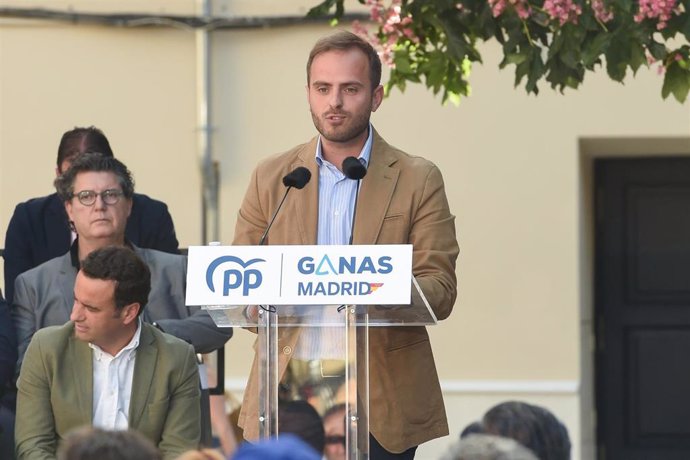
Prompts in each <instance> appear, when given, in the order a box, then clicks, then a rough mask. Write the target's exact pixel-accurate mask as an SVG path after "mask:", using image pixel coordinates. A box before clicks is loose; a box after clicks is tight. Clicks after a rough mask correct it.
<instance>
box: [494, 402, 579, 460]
mask: <svg viewBox="0 0 690 460" xmlns="http://www.w3.org/2000/svg"><path fill="white" fill-rule="evenodd" d="M482 426H483V428H484V433H487V434H494V435H498V436H504V437H507V438H513V439H515V440H516V441H517V442H519V443H520V444H522V445H523V446H525V447H527V448H529V449H530V450H531V451H532V452H534V453H535V454H536V455H537V457H539V458H541V459H548V460H570V448H571V445H570V437H569V436H568V430H567V428H566V427H565V425H563V423H561V421H560V420H558V419H557V418H556V416H555V415H553V414H552V413H551V412H550V411H549V410H548V409H546V408H544V407H541V406H536V405H534V404H528V403H526V402H522V401H506V402H503V403H500V404H497V405H495V406H494V407H492V408H491V409H489V410H488V411H487V412H486V414H484V418H483V419H482Z"/></svg>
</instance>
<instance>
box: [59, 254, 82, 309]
mask: <svg viewBox="0 0 690 460" xmlns="http://www.w3.org/2000/svg"><path fill="white" fill-rule="evenodd" d="M61 262H62V263H61V264H60V275H59V278H58V284H59V288H60V292H61V294H62V295H61V296H60V299H61V301H60V304H61V308H62V309H63V311H64V313H65V314H66V317H67V318H69V317H70V314H71V313H72V304H71V303H70V299H74V282H75V280H76V279H77V269H76V268H74V267H73V266H72V256H71V252H68V253H67V254H65V255H63V256H62V260H61Z"/></svg>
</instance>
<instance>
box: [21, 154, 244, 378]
mask: <svg viewBox="0 0 690 460" xmlns="http://www.w3.org/2000/svg"><path fill="white" fill-rule="evenodd" d="M55 188H56V189H57V193H58V195H59V196H60V198H61V199H62V201H63V202H64V205H65V210H66V212H67V216H68V217H69V220H70V226H71V227H72V229H73V231H74V232H75V233H76V235H77V238H76V239H75V240H74V243H73V244H72V247H71V248H70V251H69V252H67V253H66V254H64V255H63V256H60V257H56V258H54V259H51V260H49V261H48V262H45V263H43V264H42V265H39V266H38V267H36V268H33V269H31V270H29V271H27V272H24V273H22V274H21V275H19V277H18V278H17V279H16V281H15V297H14V301H13V306H14V308H13V314H12V316H13V321H14V324H15V328H16V331H17V339H18V343H19V360H18V365H17V369H20V367H21V361H22V358H23V356H24V352H25V351H26V348H27V347H28V345H29V342H30V340H31V337H32V336H33V334H34V332H35V331H36V330H38V329H41V328H43V327H46V326H57V325H62V324H64V323H66V322H67V321H69V319H70V312H71V310H72V306H73V303H74V295H73V289H74V281H75V279H76V276H77V272H78V271H79V267H80V261H81V260H84V258H86V256H87V255H88V254H90V253H91V252H93V251H94V250H96V249H99V248H103V247H106V246H129V247H130V248H131V249H132V250H134V251H135V252H136V253H137V255H138V256H139V257H140V258H141V259H142V260H143V261H144V262H146V264H147V265H148V267H149V269H150V271H151V293H150V295H149V300H148V303H147V304H146V306H145V308H144V312H143V313H142V319H143V320H144V321H146V322H148V323H152V324H154V325H155V326H156V327H158V328H159V329H161V330H163V332H167V333H169V334H172V335H174V336H176V337H178V338H180V339H182V340H185V341H186V342H188V343H191V344H192V345H193V346H194V348H195V350H196V352H197V353H209V352H211V351H213V350H216V349H217V348H220V347H222V346H223V345H224V344H225V342H226V341H227V340H228V339H229V338H230V337H231V336H232V329H231V328H224V329H219V328H218V327H217V326H216V325H215V323H214V322H213V320H212V319H211V317H210V316H209V315H208V313H207V312H206V311H204V310H201V309H200V308H199V307H189V308H188V307H187V306H186V305H185V289H186V274H187V258H186V257H184V256H182V255H178V254H168V253H165V252H161V251H157V250H154V249H144V248H139V247H137V246H136V245H134V244H132V243H131V242H130V241H128V240H127V239H126V237H125V227H126V225H127V218H128V217H129V214H130V212H131V209H132V196H133V194H134V180H133V179H132V175H131V173H130V172H129V170H128V169H127V167H126V166H125V165H124V164H123V163H122V162H120V161H119V160H117V159H116V158H113V157H108V156H103V155H100V154H98V153H84V154H82V155H80V156H79V157H77V159H76V160H74V162H73V163H72V165H71V166H70V168H69V169H67V171H65V173H64V174H62V175H60V176H58V178H57V179H56V180H55Z"/></svg>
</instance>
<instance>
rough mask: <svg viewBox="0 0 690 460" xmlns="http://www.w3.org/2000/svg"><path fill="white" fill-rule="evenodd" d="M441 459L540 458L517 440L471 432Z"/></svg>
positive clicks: (522, 459) (491, 459) (452, 445)
mask: <svg viewBox="0 0 690 460" xmlns="http://www.w3.org/2000/svg"><path fill="white" fill-rule="evenodd" d="M441 460H539V459H538V458H537V456H536V455H535V454H534V453H533V452H532V451H530V450H529V449H528V448H526V447H524V446H522V445H520V444H519V443H518V442H517V441H515V440H513V439H510V438H503V437H501V436H494V435H490V434H471V435H469V436H467V437H465V438H462V439H460V440H459V441H456V442H455V443H453V444H451V446H450V447H449V448H448V450H446V452H445V453H444V454H443V456H442V457H441Z"/></svg>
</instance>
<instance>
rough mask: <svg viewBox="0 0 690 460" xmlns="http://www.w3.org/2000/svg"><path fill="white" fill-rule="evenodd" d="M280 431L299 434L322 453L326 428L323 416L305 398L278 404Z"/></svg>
mask: <svg viewBox="0 0 690 460" xmlns="http://www.w3.org/2000/svg"><path fill="white" fill-rule="evenodd" d="M278 431H279V433H281V434H282V433H290V434H294V435H295V436H298V437H299V438H300V439H301V440H302V441H304V442H306V443H307V444H309V446H311V448H312V449H314V450H315V451H316V452H318V453H319V455H321V454H322V453H323V448H324V437H325V436H324V430H323V423H322V421H321V416H320V415H319V413H318V412H317V411H316V409H314V406H312V405H311V404H309V403H308V402H306V401H303V400H295V401H284V402H280V404H279V406H278Z"/></svg>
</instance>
